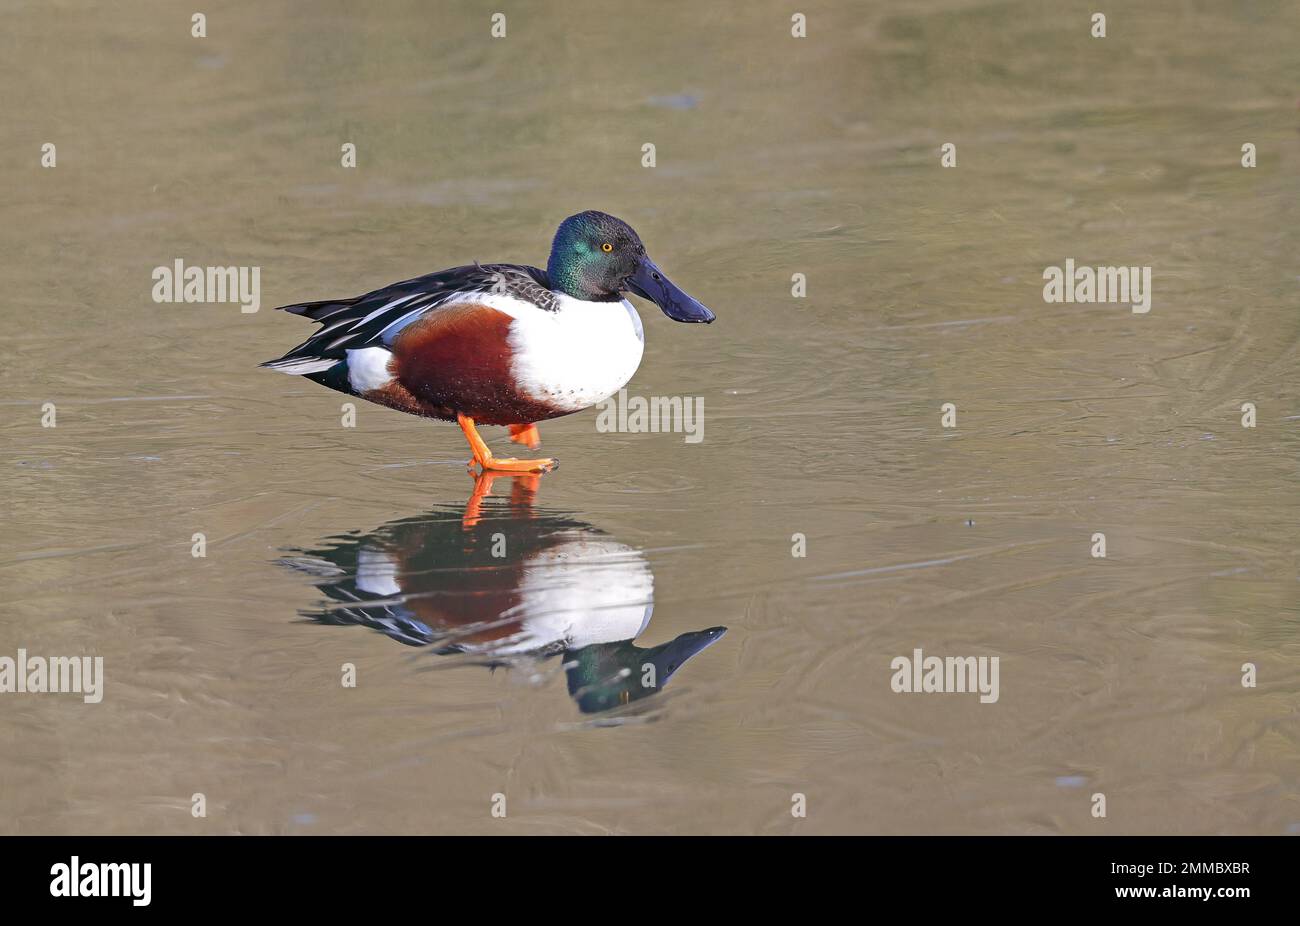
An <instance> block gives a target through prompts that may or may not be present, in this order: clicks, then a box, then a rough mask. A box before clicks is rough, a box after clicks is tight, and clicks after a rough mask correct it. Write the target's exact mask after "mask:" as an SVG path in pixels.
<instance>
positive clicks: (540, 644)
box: [281, 473, 727, 713]
mask: <svg viewBox="0 0 1300 926" xmlns="http://www.w3.org/2000/svg"><path fill="white" fill-rule="evenodd" d="M491 478H492V474H491V473H483V474H480V475H479V476H478V479H479V480H488V481H490V480H491ZM501 478H513V479H515V480H530V479H531V480H536V479H537V478H538V477H537V476H535V475H523V474H515V475H509V474H507V475H505V476H502V477H501ZM516 485H518V483H516ZM530 491H531V490H530V489H529V488H528V487H527V484H526V485H525V486H524V487H523V491H522V492H521V493H519V494H518V495H517V496H516V497H515V498H514V499H512V502H511V505H510V509H509V510H508V512H507V511H506V510H503V509H494V510H491V511H489V512H488V516H487V517H486V518H484V519H481V520H476V521H475V522H474V523H473V524H472V525H469V526H467V525H466V524H465V522H464V521H463V519H461V518H459V517H458V516H457V514H456V512H455V511H454V510H452V509H449V508H448V509H442V510H435V511H432V512H428V513H425V514H421V515H418V516H416V517H411V518H402V519H400V520H397V521H391V522H389V523H387V524H384V525H383V526H381V527H379V528H378V529H376V530H373V531H370V532H368V533H360V532H352V533H349V534H346V535H344V536H341V537H334V538H331V539H330V540H329V541H327V542H326V543H324V544H323V545H322V547H321V548H320V549H312V550H301V551H297V552H296V553H295V554H291V555H290V556H288V557H286V558H284V559H282V560H281V562H282V563H284V565H286V566H290V567H292V568H294V569H296V570H299V571H301V572H305V573H307V574H308V575H311V576H312V577H313V579H312V581H313V583H314V584H315V585H316V587H317V588H319V589H320V590H321V591H322V592H323V593H324V594H325V595H326V596H327V597H328V599H329V600H330V602H331V604H329V605H326V606H322V607H319V608H313V609H311V610H308V611H304V612H303V613H304V614H306V615H307V616H308V617H309V618H310V619H311V620H312V621H314V622H316V623H319V624H326V625H348V624H357V625H360V626H363V627H370V628H372V629H374V630H379V631H381V632H383V633H385V634H387V635H388V636H389V637H391V638H392V639H394V640H396V641H398V642H399V643H404V644H406V645H408V646H414V647H429V648H430V649H431V650H432V651H433V652H435V653H439V654H444V655H459V656H461V657H463V658H465V659H466V660H468V661H472V662H475V663H478V664H481V665H486V666H494V667H495V666H500V665H517V664H521V663H522V664H528V663H530V662H531V661H532V660H541V659H546V658H549V657H552V656H557V655H558V656H560V657H561V660H560V664H561V665H562V666H563V667H564V670H565V674H566V676H567V680H568V688H569V694H570V695H571V696H572V697H573V699H574V700H575V701H576V702H577V703H578V706H579V708H580V709H581V710H582V711H583V712H584V713H599V712H602V711H606V710H609V709H611V708H617V707H620V706H623V705H627V704H629V703H631V702H633V701H638V700H640V699H642V698H645V697H649V696H650V695H653V694H655V693H656V692H659V691H661V690H663V688H664V686H665V685H666V684H667V683H668V680H669V679H671V678H672V677H673V675H674V673H676V672H677V670H678V669H679V668H681V667H682V665H684V664H685V663H686V662H687V661H688V660H689V659H690V658H691V657H692V656H694V655H695V654H697V653H699V652H701V651H702V650H704V649H706V648H707V647H709V646H711V645H712V644H713V643H715V642H717V641H718V640H719V639H720V638H721V637H722V635H723V634H724V633H725V632H726V630H727V628H725V627H709V628H706V629H703V630H696V631H690V632H687V633H683V634H681V635H680V636H678V637H676V638H674V639H672V640H668V641H667V642H664V643H661V644H659V645H657V646H638V645H637V644H636V643H635V642H634V641H635V640H637V639H638V638H640V637H642V636H643V635H645V634H646V633H647V631H648V628H649V624H650V620H651V617H652V615H653V613H654V574H653V572H652V571H651V569H650V563H649V560H648V559H647V558H646V555H645V554H644V553H643V552H641V551H640V550H637V549H635V548H633V547H629V546H627V545H626V544H623V543H620V542H619V541H617V540H615V539H614V538H612V537H610V536H609V535H607V534H605V533H604V532H603V531H601V530H599V529H597V528H595V527H592V526H591V525H590V524H587V523H586V522H584V521H580V520H577V519H574V518H571V517H569V516H567V515H565V514H563V513H559V512H535V511H533V510H532V509H531V507H530V502H529V500H528V495H529V492H530ZM477 494H480V493H478V492H476V495H477ZM501 550H505V551H506V553H507V557H506V558H505V559H502V558H500V557H499V555H497V554H499V553H500V551H501ZM648 665H653V666H654V672H653V673H652V674H651V673H647V671H646V667H647V666H648ZM536 671H537V670H536V669H535V668H530V669H529V674H532V673H533V672H536Z"/></svg>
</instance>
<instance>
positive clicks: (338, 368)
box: [262, 211, 714, 472]
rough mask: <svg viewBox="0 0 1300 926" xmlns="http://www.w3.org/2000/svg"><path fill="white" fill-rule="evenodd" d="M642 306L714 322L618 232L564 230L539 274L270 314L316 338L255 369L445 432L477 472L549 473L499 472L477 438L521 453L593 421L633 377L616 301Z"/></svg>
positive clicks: (522, 463) (516, 466) (593, 223)
mask: <svg viewBox="0 0 1300 926" xmlns="http://www.w3.org/2000/svg"><path fill="white" fill-rule="evenodd" d="M627 292H631V293H635V294H636V295H638V296H641V297H642V298H645V299H649V300H651V301H652V302H654V303H655V304H657V305H658V306H659V308H661V309H662V310H663V312H664V314H665V315H667V316H668V317H669V318H671V319H673V320H674V321H679V322H703V323H705V324H707V323H709V322H711V321H713V319H714V315H713V313H712V312H710V311H709V310H708V309H707V308H705V307H704V306H703V305H701V304H700V303H699V302H697V301H696V300H695V299H693V298H692V297H690V296H688V295H687V294H686V293H684V292H682V290H680V289H678V288H677V286H675V285H674V284H673V283H672V281H670V280H669V279H668V277H666V276H665V275H664V274H663V272H662V271H661V270H660V269H659V268H658V267H656V266H655V264H654V261H652V260H651V259H650V258H649V256H648V255H647V254H646V250H645V246H644V245H643V244H642V243H641V238H640V237H639V236H638V235H637V233H636V232H635V231H633V230H632V228H631V226H629V225H628V224H627V223H626V222H624V221H622V220H620V219H616V218H615V217H614V216H612V215H607V214H605V213H603V212H594V211H588V212H580V213H578V214H577V215H572V216H569V217H568V218H567V219H565V220H564V221H563V222H562V223H560V227H559V229H558V230H557V231H556V233H555V240H554V241H553V242H552V244H551V256H550V259H549V260H548V261H547V263H546V270H545V271H542V270H539V269H538V268H536V267H527V266H523V265H520V264H482V265H480V264H478V263H475V264H474V265H472V266H465V267H453V268H452V269H450V270H441V271H438V272H436V273H430V274H426V275H425V276H422V277H416V278H415V279H413V280H406V281H404V282H402V283H393V284H392V285H390V286H385V287H384V288H382V289H377V290H375V291H374V292H370V293H366V294H365V295H363V296H355V297H353V298H351V299H326V300H323V301H321V302H302V303H298V304H296V305H286V306H281V308H282V309H283V310H284V311H286V312H292V313H293V314H295V315H305V316H307V317H308V318H310V319H311V320H312V321H315V322H319V323H321V326H322V327H321V328H320V330H319V331H317V332H316V333H315V334H313V335H312V336H311V337H310V338H308V339H307V340H306V341H304V342H302V343H301V344H299V345H298V346H297V347H295V348H294V349H293V350H291V351H289V352H288V353H287V354H285V355H284V356H283V357H281V358H279V359H278V360H269V361H267V362H266V363H264V364H262V366H264V367H270V368H271V369H273V370H279V371H280V372H282V373H291V374H295V375H298V376H305V377H307V378H308V379H310V380H313V381H315V382H318V383H320V384H322V385H324V386H328V387H330V388H331V389H337V390H339V391H340V392H346V393H348V394H349V395H354V396H359V397H360V398H363V399H368V400H370V401H371V402H377V403H379V404H380V405H386V406H388V407H389V408H394V409H397V410H398V411H402V412H408V413H409V414H412V415H421V416H423V417H427V418H440V419H442V420H445V421H455V422H457V423H458V424H459V425H460V428H461V430H462V431H463V432H464V433H465V437H466V439H467V440H468V441H469V445H470V449H471V451H472V452H473V455H474V459H473V462H472V463H471V465H473V463H477V464H478V465H479V466H480V467H482V468H483V470H484V471H488V470H494V471H500V472H546V471H547V470H550V469H553V468H554V467H555V466H556V465H557V461H555V460H554V459H537V460H517V459H513V458H509V459H499V458H497V457H494V456H493V455H492V451H491V450H489V449H488V446H487V444H486V443H484V442H483V439H482V438H481V437H480V436H479V434H478V430H477V428H476V425H479V424H496V425H506V426H507V427H509V428H510V435H511V436H510V439H511V440H513V441H515V442H517V443H521V444H524V445H526V446H527V447H528V448H530V449H532V448H534V447H536V446H537V444H538V441H539V438H538V434H537V428H536V425H535V422H538V421H545V420H546V419H548V418H556V417H559V416H561V415H570V414H573V413H574V412H577V411H581V410H583V409H584V408H590V407H591V406H592V405H595V404H596V403H597V402H600V401H602V400H603V399H606V398H608V397H609V396H611V395H613V394H614V393H616V392H617V391H618V390H619V389H621V388H622V387H623V386H624V384H626V383H627V381H628V380H629V379H631V378H632V374H633V373H635V372H636V369H637V367H638V366H639V365H640V363H641V353H642V350H643V348H644V341H645V335H644V332H643V331H642V328H641V318H640V316H638V315H637V313H636V309H634V308H633V307H632V304H631V303H630V302H628V301H627V300H626V299H625V298H623V294H624V293H627Z"/></svg>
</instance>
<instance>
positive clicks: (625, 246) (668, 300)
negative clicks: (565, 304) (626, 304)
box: [546, 210, 714, 324]
mask: <svg viewBox="0 0 1300 926" xmlns="http://www.w3.org/2000/svg"><path fill="white" fill-rule="evenodd" d="M546 276H547V278H548V279H549V280H550V283H551V287H552V288H553V289H556V290H559V291H560V292H563V293H565V294H566V295H569V296H572V297H573V298H575V299H585V300H588V301H592V302H614V301H617V300H619V299H621V298H622V294H623V293H625V292H633V293H636V294H637V295H638V296H641V297H643V298H645V299H649V300H651V301H653V302H654V303H655V304H656V305H658V306H659V308H661V309H663V312H664V314H665V315H667V316H668V317H669V318H671V319H673V320H674V321H679V322H704V323H706V324H707V323H708V322H711V321H713V319H714V315H713V313H712V312H710V311H709V310H708V309H706V308H705V307H704V306H703V305H701V304H700V303H699V302H697V301H696V300H695V299H693V298H691V297H690V296H688V295H686V293H684V292H682V291H681V290H680V289H678V288H677V286H675V285H674V284H673V282H672V281H671V280H669V279H668V278H667V277H666V276H664V275H663V273H662V271H660V269H659V268H658V267H656V266H655V264H654V261H652V260H650V258H649V256H647V255H646V252H645V245H643V244H642V243H641V237H640V236H639V235H638V234H637V233H636V232H635V231H633V230H632V226H630V225H628V224H627V223H626V222H624V221H623V220H622V219H616V218H614V216H612V215H609V214H607V213H604V212H596V211H595V210H588V211H587V212H579V213H578V214H577V215H571V216H569V217H568V218H567V219H565V220H564V221H563V222H561V223H560V227H559V229H558V230H557V231H556V232H555V240H554V241H553V242H552V243H551V257H550V259H549V260H548V261H547V262H546Z"/></svg>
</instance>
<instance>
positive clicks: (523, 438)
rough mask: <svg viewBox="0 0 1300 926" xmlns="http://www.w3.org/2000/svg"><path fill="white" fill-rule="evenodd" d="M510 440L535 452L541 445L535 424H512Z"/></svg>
mask: <svg viewBox="0 0 1300 926" xmlns="http://www.w3.org/2000/svg"><path fill="white" fill-rule="evenodd" d="M510 439H511V440H512V441H514V442H515V443H516V444H523V445H524V446H525V447H527V448H528V449H529V450H536V449H537V448H538V446H539V445H540V444H541V443H542V436H541V435H540V434H538V433H537V425H535V424H512V425H511V426H510Z"/></svg>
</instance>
